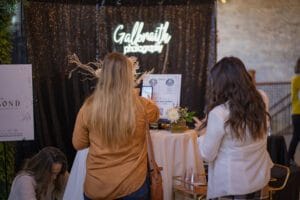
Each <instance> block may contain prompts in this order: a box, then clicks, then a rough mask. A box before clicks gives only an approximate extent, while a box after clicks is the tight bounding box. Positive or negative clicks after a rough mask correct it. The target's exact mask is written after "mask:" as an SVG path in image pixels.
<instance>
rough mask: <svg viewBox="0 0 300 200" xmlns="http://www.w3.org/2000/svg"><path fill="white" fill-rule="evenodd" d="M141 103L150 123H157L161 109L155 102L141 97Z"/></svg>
mask: <svg viewBox="0 0 300 200" xmlns="http://www.w3.org/2000/svg"><path fill="white" fill-rule="evenodd" d="M140 98H141V102H142V104H143V106H144V108H145V111H146V116H147V119H148V121H149V123H153V122H156V121H157V120H158V119H159V108H158V107H157V105H156V103H155V102H154V101H151V100H149V99H146V98H144V97H140Z"/></svg>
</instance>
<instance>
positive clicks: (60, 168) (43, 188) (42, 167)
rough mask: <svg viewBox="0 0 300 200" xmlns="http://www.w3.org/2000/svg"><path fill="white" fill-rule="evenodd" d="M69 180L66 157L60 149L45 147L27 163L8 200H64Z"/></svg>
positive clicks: (16, 179)
mask: <svg viewBox="0 0 300 200" xmlns="http://www.w3.org/2000/svg"><path fill="white" fill-rule="evenodd" d="M67 179H68V172H67V159H66V156H65V155H64V154H63V153H62V152H61V151H60V150H59V149H58V148H55V147H45V148H43V149H42V150H41V151H40V152H39V153H37V154H36V155H35V156H33V157H32V158H30V159H28V160H27V161H26V162H25V165H24V167H23V169H22V170H20V172H19V173H18V174H17V176H16V177H15V178H14V180H13V183H12V186H11V191H10V194H9V197H8V200H29V199H30V200H37V199H43V200H54V199H55V200H59V199H62V197H63V193H64V189H65V185H66V183H67Z"/></svg>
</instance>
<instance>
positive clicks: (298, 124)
mask: <svg viewBox="0 0 300 200" xmlns="http://www.w3.org/2000/svg"><path fill="white" fill-rule="evenodd" d="M292 123H293V137H292V140H291V143H290V146H289V151H288V156H289V159H291V160H294V155H295V151H296V148H297V145H298V143H299V141H300V115H292Z"/></svg>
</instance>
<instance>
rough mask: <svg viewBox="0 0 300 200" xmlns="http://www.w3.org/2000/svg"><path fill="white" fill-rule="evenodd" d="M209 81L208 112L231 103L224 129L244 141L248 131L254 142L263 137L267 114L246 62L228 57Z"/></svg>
mask: <svg viewBox="0 0 300 200" xmlns="http://www.w3.org/2000/svg"><path fill="white" fill-rule="evenodd" d="M209 78H210V80H211V84H210V85H209V90H208V91H211V93H210V95H209V97H210V98H209V104H208V113H209V112H210V111H211V110H212V109H213V108H214V107H216V106H218V105H221V104H225V103H226V102H228V106H229V111H230V113H229V118H228V120H227V121H226V122H225V127H226V126H230V128H231V130H233V132H232V136H233V137H234V138H237V139H241V140H243V139H244V138H245V133H246V128H248V129H249V131H250V134H251V136H252V138H253V139H259V138H262V137H263V135H264V134H265V133H266V130H267V116H268V113H267V112H266V109H265V104H264V102H263V99H262V97H261V95H260V93H259V92H258V91H257V90H256V88H255V85H254V84H253V82H252V79H251V77H250V75H249V74H248V72H247V70H246V68H245V65H244V64H243V62H242V61H241V60H240V59H238V58H236V57H225V58H223V59H221V60H220V61H219V62H218V63H216V64H215V66H214V67H213V68H212V69H211V71H210V77H209ZM206 124H207V121H206V122H205V124H204V126H206Z"/></svg>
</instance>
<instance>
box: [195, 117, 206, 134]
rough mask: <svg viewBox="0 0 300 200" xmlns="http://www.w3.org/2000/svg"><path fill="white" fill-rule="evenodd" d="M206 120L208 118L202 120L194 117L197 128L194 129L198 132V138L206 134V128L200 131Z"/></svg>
mask: <svg viewBox="0 0 300 200" xmlns="http://www.w3.org/2000/svg"><path fill="white" fill-rule="evenodd" d="M205 119H206V117H205V118H204V119H202V120H200V119H199V118H198V117H193V120H194V121H195V124H194V126H195V128H194V130H195V131H197V134H198V136H201V135H203V134H204V133H205V132H206V129H205V128H203V129H201V130H200V128H201V126H202V124H203V122H204V120H205Z"/></svg>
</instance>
